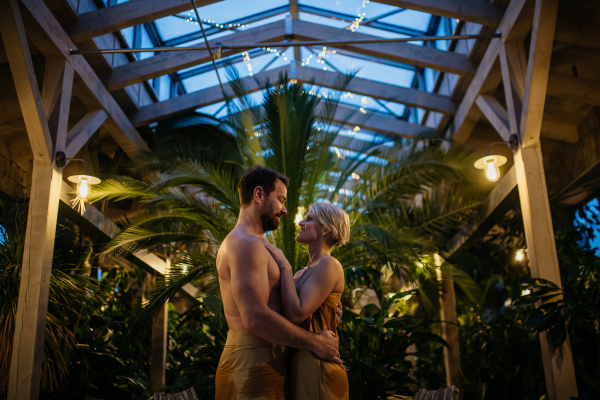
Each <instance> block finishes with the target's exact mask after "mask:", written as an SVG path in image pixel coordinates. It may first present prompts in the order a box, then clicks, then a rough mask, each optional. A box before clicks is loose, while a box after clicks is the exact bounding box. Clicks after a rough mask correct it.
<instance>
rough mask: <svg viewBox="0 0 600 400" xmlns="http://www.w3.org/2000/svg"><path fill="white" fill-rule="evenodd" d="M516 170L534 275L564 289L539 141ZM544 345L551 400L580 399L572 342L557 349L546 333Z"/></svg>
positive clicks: (518, 156)
mask: <svg viewBox="0 0 600 400" xmlns="http://www.w3.org/2000/svg"><path fill="white" fill-rule="evenodd" d="M526 133H527V132H526ZM515 169H516V172H517V181H518V184H519V197H520V199H521V213H522V216H523V225H524V228H525V238H526V241H527V256H528V257H529V266H530V268H531V276H532V277H533V278H542V279H546V280H548V281H550V282H553V283H555V284H556V285H558V286H559V287H562V282H561V278H560V271H559V265H558V256H557V253H556V243H555V240H554V229H553V226H552V216H551V213H550V203H549V202H548V188H547V187H546V178H545V175H544V165H543V159H542V149H541V146H540V144H539V142H538V143H537V144H536V145H534V146H529V147H523V148H520V149H519V150H518V151H517V152H516V153H515ZM540 343H541V346H542V360H543V363H544V372H545V377H546V391H547V394H548V399H550V400H560V399H570V398H572V397H578V396H577V383H576V380H575V366H574V364H573V356H572V354H571V349H570V341H569V340H568V339H567V341H565V343H564V344H563V345H562V346H561V347H560V348H558V349H555V348H553V346H552V343H551V341H550V340H549V339H548V337H547V335H546V334H545V333H544V334H541V335H540Z"/></svg>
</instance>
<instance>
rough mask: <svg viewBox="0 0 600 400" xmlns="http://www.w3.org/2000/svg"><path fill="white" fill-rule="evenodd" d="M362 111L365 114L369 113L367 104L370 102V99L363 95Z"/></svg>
mask: <svg viewBox="0 0 600 400" xmlns="http://www.w3.org/2000/svg"><path fill="white" fill-rule="evenodd" d="M360 104H361V106H360V112H361V113H363V114H366V113H367V104H369V99H367V98H366V97H363V98H362V99H360Z"/></svg>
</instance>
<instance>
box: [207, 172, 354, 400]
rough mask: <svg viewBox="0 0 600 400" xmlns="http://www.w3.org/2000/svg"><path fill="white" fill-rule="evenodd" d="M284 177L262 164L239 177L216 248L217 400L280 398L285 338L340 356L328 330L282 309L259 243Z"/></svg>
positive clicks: (278, 209)
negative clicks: (220, 323)
mask: <svg viewBox="0 0 600 400" xmlns="http://www.w3.org/2000/svg"><path fill="white" fill-rule="evenodd" d="M288 182H289V180H288V178H286V177H284V176H283V175H281V174H280V173H278V172H276V171H274V170H272V169H269V168H265V167H260V166H255V167H251V168H249V169H248V170H247V171H246V173H245V174H244V176H243V177H242V179H241V180H240V183H239V186H238V190H239V194H240V203H241V209H240V216H239V219H238V222H237V225H236V226H235V228H234V229H233V230H232V231H231V233H230V234H229V235H228V236H227V237H226V238H225V240H224V241H223V243H222V244H221V247H220V249H219V253H218V255H217V270H218V273H219V285H220V287H221V296H222V298H223V308H224V310H225V318H226V319H227V323H228V324H229V332H228V333H227V342H226V344H225V349H224V351H223V354H222V355H221V360H220V362H219V367H218V369H217V374H216V398H217V400H233V399H236V400H238V399H239V400H241V399H265V400H283V399H284V398H285V392H286V388H285V387H286V385H285V378H286V369H287V364H288V362H287V350H286V348H285V347H286V346H289V347H296V348H300V349H308V350H311V351H313V352H314V353H315V354H316V355H318V356H319V357H321V358H323V359H325V360H327V361H332V362H336V363H338V364H341V363H342V362H341V360H340V359H339V357H340V355H339V350H338V343H337V340H336V339H335V335H334V333H333V332H331V331H323V332H321V333H320V334H318V335H317V334H314V333H311V332H308V331H305V330H304V329H302V328H300V327H298V326H296V325H294V324H292V323H291V322H289V321H288V320H287V319H285V317H283V314H284V309H283V304H282V300H281V290H280V279H279V267H278V266H277V264H276V263H275V261H274V260H273V258H272V257H271V255H270V254H269V252H268V251H267V249H266V248H265V247H264V245H263V244H262V243H261V241H260V238H261V237H262V236H263V234H264V233H265V232H267V231H271V230H275V229H277V227H278V226H279V219H280V218H281V216H282V215H284V214H286V213H287V210H286V209H285V201H286V195H287V185H288Z"/></svg>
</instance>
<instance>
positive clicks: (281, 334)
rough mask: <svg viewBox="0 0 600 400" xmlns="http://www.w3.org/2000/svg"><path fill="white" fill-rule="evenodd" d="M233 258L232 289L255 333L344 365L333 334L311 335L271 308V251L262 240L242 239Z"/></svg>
mask: <svg viewBox="0 0 600 400" xmlns="http://www.w3.org/2000/svg"><path fill="white" fill-rule="evenodd" d="M236 244H237V246H236V247H237V248H236V251H235V254H231V255H230V256H229V259H230V262H229V270H230V273H231V290H232V293H233V298H234V301H235V303H236V305H237V308H238V310H239V312H240V316H241V318H242V322H243V323H244V325H245V326H246V328H248V329H249V330H250V331H252V332H253V333H255V334H257V335H258V336H260V337H262V338H264V339H265V340H267V341H269V342H271V343H275V344H278V345H281V346H290V347H296V348H300V349H308V350H312V351H313V352H314V353H315V354H317V355H318V356H319V357H321V358H323V359H324V360H327V361H332V362H336V363H338V364H341V363H342V362H341V360H340V359H339V356H340V355H339V350H338V343H337V340H336V339H335V337H334V334H333V332H330V331H323V332H321V334H319V335H315V334H313V333H311V332H308V331H306V330H304V329H302V328H300V327H298V326H296V325H294V324H292V323H291V322H289V321H288V320H286V319H285V318H284V317H282V316H281V315H279V314H277V313H276V312H274V311H273V310H271V309H270V308H269V307H268V301H269V278H268V275H267V265H268V262H269V258H268V252H267V250H266V249H265V248H264V246H263V245H262V243H261V242H260V241H259V239H258V238H256V239H254V238H248V239H241V240H240V241H239V242H238V243H236Z"/></svg>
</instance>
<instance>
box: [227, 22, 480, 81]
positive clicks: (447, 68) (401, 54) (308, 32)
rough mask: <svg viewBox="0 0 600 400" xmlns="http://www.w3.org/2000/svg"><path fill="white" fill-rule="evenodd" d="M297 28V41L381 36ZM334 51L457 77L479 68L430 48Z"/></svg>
mask: <svg viewBox="0 0 600 400" xmlns="http://www.w3.org/2000/svg"><path fill="white" fill-rule="evenodd" d="M293 28H294V39H295V40H363V39H378V37H377V36H371V35H365V34H363V33H358V32H350V31H348V30H345V29H338V28H333V27H329V26H326V25H320V24H315V23H312V22H308V21H300V20H294V21H293ZM223 42H226V40H223ZM327 47H329V46H327ZM331 47H333V48H341V49H346V50H350V51H354V52H357V53H361V54H367V55H370V56H374V57H379V58H383V59H385V60H392V61H396V62H401V63H404V64H408V65H414V66H417V67H422V68H432V69H435V70H438V71H443V72H450V73H453V74H457V75H470V74H473V73H474V72H475V66H474V65H473V64H472V63H471V61H469V58H468V57H467V56H466V55H464V54H459V53H455V52H452V51H443V50H438V49H435V48H433V47H429V46H417V45H413V44H409V43H369V44H360V45H357V44H347V45H332V46H331Z"/></svg>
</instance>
